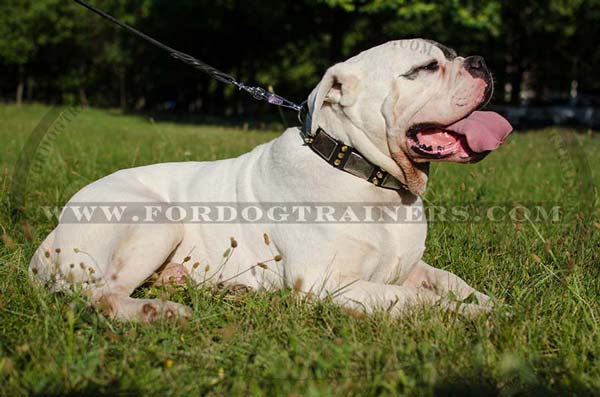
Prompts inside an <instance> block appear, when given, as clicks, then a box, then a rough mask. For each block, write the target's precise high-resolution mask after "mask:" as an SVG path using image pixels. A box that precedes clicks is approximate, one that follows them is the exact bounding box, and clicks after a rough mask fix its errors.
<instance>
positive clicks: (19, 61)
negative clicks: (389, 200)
mask: <svg viewBox="0 0 600 397" xmlns="http://www.w3.org/2000/svg"><path fill="white" fill-rule="evenodd" d="M90 1H91V2H92V3H93V4H96V5H98V6H100V7H101V8H102V9H104V10H106V11H107V12H109V13H111V14H113V15H115V16H116V17H118V18H119V19H121V20H123V21H125V22H126V23H128V24H131V25H133V26H135V27H138V28H140V29H141V30H142V31H144V32H146V33H148V34H150V35H151V36H153V37H156V38H158V39H159V40H161V41H164V42H165V43H167V44H169V45H171V46H172V47H174V48H177V49H180V50H182V51H184V52H187V53H190V54H192V55H194V56H196V57H198V58H199V59H202V60H204V61H206V62H207V63H209V64H211V65H213V66H215V67H217V68H219V69H221V70H223V71H225V72H227V73H230V74H232V75H234V76H236V77H237V78H238V79H240V80H242V81H246V82H248V83H258V84H261V85H265V86H267V85H272V86H273V87H274V89H275V90H276V91H277V92H279V93H282V94H285V95H286V96H289V97H290V98H292V99H296V100H298V101H301V100H302V99H303V98H305V97H306V95H308V93H309V92H310V90H311V89H312V87H314V85H315V84H316V83H317V82H318V80H319V78H320V76H321V75H322V74H323V72H324V71H325V69H326V68H327V67H328V66H330V65H331V64H333V63H335V62H338V61H341V60H343V59H344V58H346V57H348V56H350V55H352V54H355V53H357V52H359V51H361V50H364V49H366V48H369V47H371V46H373V45H377V44H381V43H383V42H385V41H388V40H392V39H400V38H409V37H425V38H430V39H434V40H437V41H440V42H442V43H444V44H447V45H449V46H451V47H454V48H456V49H457V50H458V51H459V52H460V53H461V54H480V55H483V56H485V58H486V61H487V62H488V64H489V65H490V67H491V68H492V70H493V71H494V72H495V78H496V80H497V82H498V84H497V85H496V88H497V90H496V91H497V92H498V95H497V97H496V99H497V100H502V99H503V98H504V97H505V96H506V95H504V94H505V93H504V92H503V90H504V88H505V87H507V88H508V89H510V95H508V97H509V100H510V101H511V102H513V103H519V101H520V99H521V97H522V95H521V90H522V86H523V81H524V79H525V78H527V82H528V84H529V86H531V87H532V88H533V89H534V91H535V93H536V94H537V95H538V96H539V97H540V98H542V99H545V98H550V97H551V96H552V95H554V94H555V93H559V94H560V95H561V96H563V97H564V96H568V95H569V93H572V92H573V87H575V88H577V87H578V89H579V91H586V90H593V89H596V90H597V89H598V88H599V87H598V84H600V83H599V81H600V80H599V78H598V77H599V76H598V75H599V74H600V71H599V70H598V69H597V68H594V67H593V65H594V63H593V61H596V62H597V61H598V60H600V52H599V49H598V48H597V46H596V42H595V41H594V40H592V39H591V38H592V37H598V35H599V34H600V31H599V30H600V28H599V26H600V24H599V22H600V11H599V10H598V8H599V7H598V3H599V0H547V1H542V0H532V1H529V2H525V3H524V2H519V1H516V0H505V1H501V0H480V1H475V0H448V1H424V0H297V1H293V2H282V1H279V0H262V1H260V2H258V1H248V0H245V1H242V0H210V1H209V0H177V1H172V0H103V1H100V0H90ZM0 73H2V75H3V77H4V78H3V79H2V80H0V96H2V95H3V96H4V97H6V96H7V95H6V94H3V93H4V92H8V90H10V92H11V94H10V96H11V97H12V98H14V99H15V100H16V101H17V102H18V103H21V102H22V101H23V99H24V97H25V96H26V97H27V98H28V99H35V100H41V101H48V102H58V101H62V102H64V101H79V102H81V103H83V104H87V103H88V102H89V103H92V104H94V105H96V106H119V107H121V108H122V109H131V108H135V109H143V108H144V107H149V108H151V109H165V108H168V109H176V110H181V111H194V112H198V111H201V112H203V113H213V114H221V113H225V114H239V113H244V112H252V113H256V112H263V111H265V109H266V108H267V107H266V106H263V105H261V104H259V103H256V102H253V101H252V100H250V99H248V98H247V97H246V96H244V95H239V94H237V93H236V91H235V89H234V87H227V86H225V85H222V84H220V83H217V82H215V81H213V80H211V79H210V78H209V77H207V76H205V75H203V74H202V73H200V72H198V71H197V70H194V69H193V68H190V67H188V66H186V65H183V64H181V63H179V62H177V61H176V60H173V59H171V58H170V57H168V56H166V54H165V53H164V52H162V51H161V50H159V49H157V48H154V47H153V46H151V45H150V44H147V43H145V42H143V41H142V40H140V39H139V38H137V37H135V36H132V35H130V34H128V33H127V32H124V31H122V30H121V29H119V28H118V27H116V26H114V25H112V24H110V23H109V22H108V21H105V20H103V19H101V18H100V17H98V16H97V15H95V14H93V13H91V12H89V11H87V10H85V9H83V8H82V7H81V6H79V5H78V4H76V3H75V2H73V1H64V0H37V1H33V0H2V1H0ZM25 94H26V95H25ZM506 94H508V93H506Z"/></svg>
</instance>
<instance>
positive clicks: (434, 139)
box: [408, 125, 474, 159]
mask: <svg viewBox="0 0 600 397" xmlns="http://www.w3.org/2000/svg"><path fill="white" fill-rule="evenodd" d="M415 127H416V128H415ZM415 127H413V128H411V133H409V135H408V144H409V146H410V148H411V149H412V150H413V151H414V152H415V153H417V154H419V155H421V156H424V157H431V158H435V159H441V158H444V157H448V156H451V155H453V154H456V155H457V156H458V157H460V158H469V157H471V156H472V155H473V154H474V152H473V151H472V150H471V149H470V148H469V145H468V144H467V140H466V138H465V137H464V136H460V135H458V134H456V133H454V132H452V131H447V130H445V129H444V128H443V127H434V126H429V127H427V126H423V125H421V126H415ZM423 127H425V128H423Z"/></svg>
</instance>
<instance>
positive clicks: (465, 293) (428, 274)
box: [402, 261, 491, 307]
mask: <svg viewBox="0 0 600 397" xmlns="http://www.w3.org/2000/svg"><path fill="white" fill-rule="evenodd" d="M402 285H403V286H406V287H411V286H412V287H417V286H422V287H425V288H428V289H431V290H433V291H435V293H437V294H438V295H440V296H442V297H448V296H449V294H450V293H452V294H454V296H455V297H456V298H457V299H459V300H461V301H462V300H465V299H467V298H468V297H469V296H471V295H473V296H474V297H475V299H477V303H478V304H479V305H482V306H485V307H490V306H491V302H490V297H489V296H487V295H485V294H482V293H481V292H479V291H477V290H475V289H474V288H473V287H471V286H470V285H469V284H467V283H466V282H465V281H464V280H463V279H462V278H460V277H458V276H457V275H455V274H452V273H450V272H448V271H446V270H442V269H436V268H435V267H433V266H430V265H428V264H427V263H425V262H423V261H419V262H418V263H417V264H416V265H415V266H414V267H413V268H412V270H411V271H410V272H409V274H408V276H407V277H406V279H405V280H404V282H403V283H402Z"/></svg>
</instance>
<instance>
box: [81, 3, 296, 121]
mask: <svg viewBox="0 0 600 397" xmlns="http://www.w3.org/2000/svg"><path fill="white" fill-rule="evenodd" d="M75 2H76V3H78V4H80V5H82V6H83V7H85V8H87V9H88V10H90V11H92V12H95V13H96V14H98V15H100V16H101V17H102V18H105V19H108V20H109V21H110V22H112V23H114V24H115V25H118V26H120V27H121V28H123V29H125V30H127V31H129V32H130V33H133V34H135V35H136V36H138V37H141V38H142V39H144V40H146V41H147V42H149V43H151V44H154V45H155V46H157V47H159V48H161V49H162V50H164V51H167V52H168V53H169V54H170V55H171V56H172V57H173V58H175V59H178V60H180V61H182V62H184V63H186V64H188V65H190V66H192V67H194V68H196V69H198V70H200V71H202V72H204V73H206V74H208V75H209V76H210V77H212V78H213V79H215V80H218V81H220V82H222V83H226V84H232V85H234V86H236V87H237V88H238V89H240V90H243V91H246V92H247V93H249V94H250V95H252V96H253V97H254V99H257V100H259V101H266V102H268V103H270V104H271V105H275V106H281V107H284V108H288V109H293V110H295V111H297V112H299V113H300V111H301V110H302V104H300V105H299V104H297V103H294V102H292V101H290V100H287V99H285V98H284V97H282V96H279V95H277V94H275V93H272V92H268V91H267V90H265V89H264V88H262V87H251V86H248V85H246V84H244V83H242V82H239V81H237V80H236V79H234V78H233V77H232V76H230V75H228V74H227V73H224V72H222V71H220V70H218V69H215V68H214V67H212V66H210V65H208V64H206V63H204V62H202V61H200V60H198V59H196V58H194V57H193V56H191V55H188V54H186V53H184V52H181V51H177V50H176V49H174V48H171V47H169V46H168V45H165V44H163V43H161V42H160V41H158V40H155V39H153V38H152V37H150V36H148V35H146V34H144V33H142V32H140V31H139V30H137V29H134V28H132V27H131V26H129V25H127V24H126V23H123V22H121V21H119V20H118V19H117V18H115V17H113V16H112V15H110V14H107V13H106V12H104V11H102V10H100V9H98V8H96V7H94V6H93V5H91V4H89V3H87V2H85V1H84V0H75ZM299 117H300V115H299Z"/></svg>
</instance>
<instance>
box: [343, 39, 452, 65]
mask: <svg viewBox="0 0 600 397" xmlns="http://www.w3.org/2000/svg"><path fill="white" fill-rule="evenodd" d="M456 57H457V54H456V51H454V50H453V49H452V48H449V47H446V46H445V45H443V44H440V43H438V42H437V41H433V40H427V39H410V40H395V41H389V42H387V43H385V44H382V45H379V46H377V47H373V48H371V49H368V50H366V51H363V52H361V53H360V54H358V55H357V56H355V57H353V58H350V59H348V61H346V62H348V63H355V62H359V61H361V60H364V59H370V60H373V61H374V60H377V61H383V62H386V61H389V60H390V58H394V61H396V62H398V61H399V62H406V63H409V64H413V63H419V62H421V61H425V60H430V59H438V60H443V59H446V60H448V61H452V60H454V58H456Z"/></svg>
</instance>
